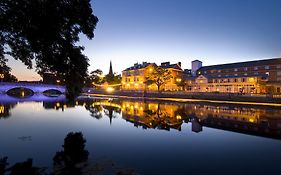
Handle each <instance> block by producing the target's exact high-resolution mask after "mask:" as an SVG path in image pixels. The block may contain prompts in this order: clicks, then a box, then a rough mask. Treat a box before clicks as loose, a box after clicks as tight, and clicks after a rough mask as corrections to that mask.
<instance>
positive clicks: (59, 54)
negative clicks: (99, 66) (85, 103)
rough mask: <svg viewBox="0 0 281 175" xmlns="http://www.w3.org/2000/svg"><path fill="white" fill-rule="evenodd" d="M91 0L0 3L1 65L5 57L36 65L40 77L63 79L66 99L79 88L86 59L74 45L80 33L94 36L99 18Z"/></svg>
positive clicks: (77, 92)
mask: <svg viewBox="0 0 281 175" xmlns="http://www.w3.org/2000/svg"><path fill="white" fill-rule="evenodd" d="M92 13H93V10H92V8H91V5H90V0H79V1H78V0H67V1H56V0H1V2H0V21H1V23H0V31H1V32H0V64H1V65H2V66H7V65H6V62H7V59H6V55H10V56H12V57H13V58H14V59H16V60H21V61H22V62H23V63H24V64H25V65H26V66H27V67H28V68H32V66H33V65H32V61H35V63H36V70H37V72H38V73H39V74H41V75H42V74H43V73H44V72H52V73H55V74H57V75H59V76H62V77H64V79H65V80H66V88H67V92H68V97H69V98H74V97H75V96H76V95H78V94H79V93H80V91H81V89H82V86H83V83H84V79H85V77H86V75H87V68H88V65H89V64H88V58H87V57H86V56H85V55H84V54H83V53H82V51H83V49H84V48H83V47H82V46H79V45H77V42H78V41H79V34H80V33H83V34H85V35H86V36H87V37H88V38H89V39H92V38H93V37H94V33H93V31H94V29H95V27H96V24H97V22H98V18H97V17H96V16H94V15H93V14H92Z"/></svg>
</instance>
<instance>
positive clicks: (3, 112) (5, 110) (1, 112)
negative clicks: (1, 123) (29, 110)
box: [0, 104, 16, 119]
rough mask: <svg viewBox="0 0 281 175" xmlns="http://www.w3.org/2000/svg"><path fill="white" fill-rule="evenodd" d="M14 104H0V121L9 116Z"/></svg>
mask: <svg viewBox="0 0 281 175" xmlns="http://www.w3.org/2000/svg"><path fill="white" fill-rule="evenodd" d="M15 106H16V104H9V105H6V104H0V119H1V118H8V117H9V116H10V115H11V113H10V112H11V109H12V108H14V107H15Z"/></svg>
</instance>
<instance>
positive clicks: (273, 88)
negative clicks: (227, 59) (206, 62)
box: [186, 58, 281, 93]
mask: <svg viewBox="0 0 281 175" xmlns="http://www.w3.org/2000/svg"><path fill="white" fill-rule="evenodd" d="M194 62H195V63H196V64H195V65H193V63H194ZM201 65H202V62H201ZM192 68H194V69H193V70H192V71H195V70H196V69H197V68H198V69H197V70H196V75H193V77H187V78H186V86H187V88H186V90H187V91H191V92H228V93H268V92H272V93H280V92H281V91H280V89H281V58H276V59H268V60H258V61H248V62H240V63H231V64H221V65H214V66H202V67H200V63H199V62H198V60H196V61H193V62H192ZM192 74H193V72H192Z"/></svg>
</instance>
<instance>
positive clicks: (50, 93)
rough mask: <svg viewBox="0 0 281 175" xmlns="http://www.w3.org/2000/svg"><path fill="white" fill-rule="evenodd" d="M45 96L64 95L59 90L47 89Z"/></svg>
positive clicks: (44, 92)
mask: <svg viewBox="0 0 281 175" xmlns="http://www.w3.org/2000/svg"><path fill="white" fill-rule="evenodd" d="M43 94H44V95H45V96H58V95H61V94H63V92H61V91H60V90H58V89H47V90H45V91H43Z"/></svg>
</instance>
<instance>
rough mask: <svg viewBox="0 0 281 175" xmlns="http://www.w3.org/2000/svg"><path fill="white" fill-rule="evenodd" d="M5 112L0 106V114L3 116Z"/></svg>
mask: <svg viewBox="0 0 281 175" xmlns="http://www.w3.org/2000/svg"><path fill="white" fill-rule="evenodd" d="M4 112H5V106H3V105H1V106H0V114H4Z"/></svg>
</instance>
